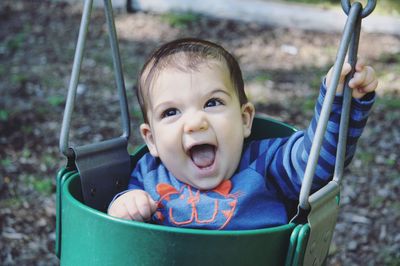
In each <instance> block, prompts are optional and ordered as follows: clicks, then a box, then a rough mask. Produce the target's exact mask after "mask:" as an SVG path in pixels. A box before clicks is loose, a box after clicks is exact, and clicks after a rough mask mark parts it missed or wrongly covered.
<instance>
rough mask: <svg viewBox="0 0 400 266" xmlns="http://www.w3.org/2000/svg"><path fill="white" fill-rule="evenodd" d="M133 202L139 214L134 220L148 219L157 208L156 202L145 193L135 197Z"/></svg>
mask: <svg viewBox="0 0 400 266" xmlns="http://www.w3.org/2000/svg"><path fill="white" fill-rule="evenodd" d="M135 203H136V208H137V211H138V213H139V216H140V217H139V218H138V219H135V220H136V221H148V220H150V219H151V216H152V215H153V213H154V212H155V211H156V209H157V206H156V203H155V202H154V200H153V199H152V198H151V197H150V196H149V195H148V194H147V193H143V194H142V195H140V196H139V197H137V198H136V202H135ZM139 219H140V220H139Z"/></svg>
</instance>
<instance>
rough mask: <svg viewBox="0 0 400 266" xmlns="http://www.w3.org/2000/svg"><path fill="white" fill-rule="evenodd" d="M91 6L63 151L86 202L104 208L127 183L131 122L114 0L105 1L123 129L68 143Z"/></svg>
mask: <svg viewBox="0 0 400 266" xmlns="http://www.w3.org/2000/svg"><path fill="white" fill-rule="evenodd" d="M92 6H93V0H86V1H85V3H84V7H83V12H82V19H81V24H80V28H79V35H78V41H77V46H76V50H75V56H74V63H73V66H72V73H71V79H70V83H69V87H68V95H67V101H66V105H65V110H64V116H63V122H62V127H61V135H60V150H61V152H62V153H63V154H64V155H65V156H66V157H67V158H68V165H67V167H68V168H76V169H77V170H78V171H79V174H80V178H81V184H82V196H83V200H84V202H85V204H86V205H88V206H90V207H93V208H95V209H98V210H101V211H104V210H106V208H107V206H108V204H109V202H110V201H111V199H112V197H113V195H115V194H116V193H118V192H119V191H121V190H122V189H123V188H125V187H126V186H127V182H128V178H129V173H130V156H129V154H128V152H127V144H128V139H129V136H130V121H129V111H128V104H127V99H126V90H125V84H124V78H123V73H122V65H121V60H120V54H119V48H118V43H117V34H116V29H115V24H114V18H113V13H112V5H111V0H104V10H105V15H106V21H107V26H108V33H109V39H110V46H111V53H112V58H113V67H114V75H115V81H116V86H117V90H118V95H119V103H120V111H121V118H122V131H123V132H122V135H121V136H120V137H116V138H113V139H109V140H105V141H101V142H98V143H92V144H88V145H83V146H80V147H70V146H69V132H70V125H71V116H72V113H73V109H74V105H75V98H76V91H77V86H78V81H79V75H80V71H81V65H82V59H83V54H84V49H85V43H86V39H87V32H88V27H89V22H90V15H91V10H92Z"/></svg>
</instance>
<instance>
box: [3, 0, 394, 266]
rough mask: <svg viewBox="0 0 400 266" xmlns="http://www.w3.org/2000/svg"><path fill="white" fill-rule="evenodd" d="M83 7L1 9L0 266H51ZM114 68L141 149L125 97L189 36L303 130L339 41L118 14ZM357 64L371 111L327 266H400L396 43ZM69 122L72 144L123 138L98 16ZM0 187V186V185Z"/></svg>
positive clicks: (49, 4) (384, 39)
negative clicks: (363, 66) (368, 74)
mask: <svg viewBox="0 0 400 266" xmlns="http://www.w3.org/2000/svg"><path fill="white" fill-rule="evenodd" d="M80 16H81V7H80V6H79V5H70V4H66V3H63V2H61V1H57V2H54V1H48V0H47V1H40V2H38V1H11V0H3V1H1V2H0V27H1V30H0V62H1V64H0V76H1V79H0V179H2V180H3V182H4V184H3V186H2V188H1V190H0V264H1V265H57V264H58V260H57V258H56V257H55V255H54V254H53V251H54V241H55V232H54V230H55V178H54V177H55V174H56V172H57V170H58V169H59V168H60V167H62V166H63V165H64V163H65V160H64V158H63V157H62V156H60V155H59V152H58V139H59V131H60V124H61V119H62V112H63V108H64V104H65V102H64V99H65V95H66V88H67V87H68V82H69V76H70V71H71V67H72V60H73V55H74V49H75V42H76V38H77V32H78V28H79V23H80ZM116 27H117V31H118V34H119V39H120V49H121V54H122V59H123V68H124V70H125V71H124V73H125V79H126V83H127V88H128V97H129V99H130V113H131V117H132V120H133V123H132V127H133V136H132V139H131V146H132V147H131V149H132V148H133V147H134V146H136V145H138V144H140V143H141V141H140V139H139V136H138V132H137V130H136V129H137V125H138V123H139V121H140V113H139V110H138V107H137V105H136V102H135V100H134V96H133V92H132V90H131V87H132V86H133V85H134V84H135V78H136V74H137V72H138V70H139V68H140V66H141V65H142V63H143V61H144V59H145V57H146V56H147V55H148V54H149V52H150V51H151V50H152V49H153V48H154V47H156V46H157V45H159V44H160V43H161V42H165V41H169V40H172V39H175V38H178V37H184V36H196V37H200V38H206V39H210V40H212V41H215V42H218V43H220V44H222V45H223V46H225V47H226V48H227V49H228V50H229V51H231V52H233V54H235V55H236V56H237V58H238V60H239V61H240V64H241V66H242V70H243V73H244V76H245V79H246V84H247V85H246V86H247V90H248V94H249V97H250V99H251V100H252V101H253V102H255V104H256V108H257V110H258V111H259V112H262V113H266V114H268V115H269V116H272V117H275V118H279V119H280V120H282V121H285V122H287V123H290V124H293V125H295V126H296V127H298V128H304V127H306V126H307V123H308V121H309V120H310V117H311V115H312V108H313V103H314V99H315V96H316V95H317V90H318V86H319V82H320V80H321V77H322V76H323V75H324V73H325V72H326V71H327V70H328V69H329V67H330V65H331V64H332V62H333V60H334V58H335V55H336V49H337V46H338V43H339V40H340V36H339V35H338V34H328V33H320V32H311V31H303V30H292V29H277V28H270V27H267V26H264V25H261V24H257V23H243V22H235V21H231V20H218V19H211V18H206V17H200V16H197V15H193V14H184V15H177V14H167V15H154V14H149V13H147V14H145V13H138V14H126V13H125V11H123V10H120V11H117V14H116ZM359 54H360V56H362V57H363V58H365V59H366V61H368V62H369V63H370V64H372V65H373V66H374V67H375V68H376V70H377V72H378V75H379V78H380V85H379V100H378V101H377V103H376V105H375V106H374V110H373V113H372V114H371V117H370V120H369V123H368V125H367V128H366V129H365V132H364V135H363V137H362V138H361V139H360V142H359V146H358V152H357V155H356V158H355V159H354V160H353V163H352V165H351V166H350V167H349V169H348V171H347V172H346V176H345V182H344V185H343V193H342V199H341V202H342V208H341V213H340V217H339V221H338V224H337V227H336V231H335V236H334V241H333V244H332V246H331V255H330V260H329V263H328V264H329V265H400V253H399V250H400V231H399V229H398V228H400V202H399V196H398V195H399V193H400V189H399V188H400V173H399V172H400V162H399V152H398V151H399V149H400V131H399V123H400V95H399V94H400V89H399V88H400V76H399V71H400V39H399V37H396V36H391V35H382V34H380V35H378V34H369V33H368V34H366V33H363V34H362V36H361V45H360V52H359ZM77 101H78V104H77V106H76V108H75V114H74V117H73V125H72V128H73V131H72V132H71V139H72V143H77V144H83V143H89V142H93V141H98V140H101V139H103V138H109V137H113V136H117V135H119V134H120V124H119V106H118V97H117V95H116V93H115V89H114V79H113V72H112V61H111V57H110V52H109V48H108V39H107V33H106V27H105V24H104V18H103V15H102V11H101V10H94V11H93V13H92V23H91V26H90V29H89V40H88V43H87V49H86V58H85V60H84V62H83V71H82V74H81V78H80V85H79V91H78V95H77ZM0 186H1V185H0Z"/></svg>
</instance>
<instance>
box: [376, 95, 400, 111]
mask: <svg viewBox="0 0 400 266" xmlns="http://www.w3.org/2000/svg"><path fill="white" fill-rule="evenodd" d="M377 105H382V106H383V107H385V108H387V109H400V98H396V97H389V96H385V97H379V98H378V99H377Z"/></svg>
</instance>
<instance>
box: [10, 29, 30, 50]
mask: <svg viewBox="0 0 400 266" xmlns="http://www.w3.org/2000/svg"><path fill="white" fill-rule="evenodd" d="M25 39H26V34H25V33H24V32H19V33H17V34H16V35H14V36H12V37H11V38H9V39H8V40H7V41H6V48H7V50H9V51H16V50H18V49H20V48H21V47H22V45H23V44H24V42H25Z"/></svg>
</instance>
